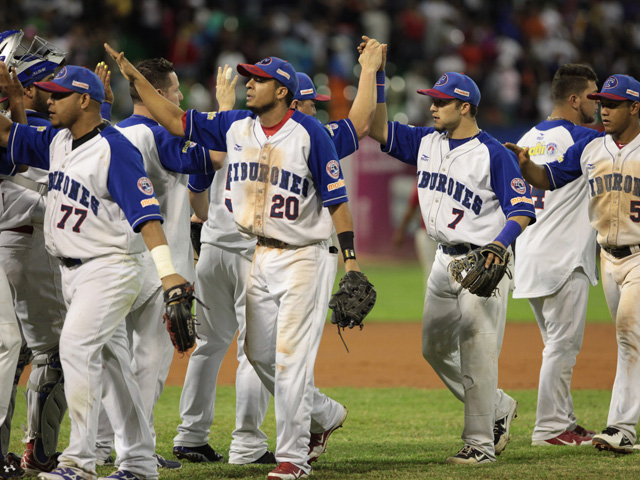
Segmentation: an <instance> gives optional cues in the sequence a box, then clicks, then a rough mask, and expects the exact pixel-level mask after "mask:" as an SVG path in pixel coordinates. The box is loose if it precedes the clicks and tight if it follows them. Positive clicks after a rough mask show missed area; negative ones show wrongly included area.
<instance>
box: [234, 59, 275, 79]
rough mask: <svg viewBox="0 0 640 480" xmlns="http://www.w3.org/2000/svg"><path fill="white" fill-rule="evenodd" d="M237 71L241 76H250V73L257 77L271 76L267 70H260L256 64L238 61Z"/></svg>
mask: <svg viewBox="0 0 640 480" xmlns="http://www.w3.org/2000/svg"><path fill="white" fill-rule="evenodd" d="M237 70H238V73H239V74H240V75H242V76H243V77H250V76H251V75H257V76H258V77H265V78H273V77H272V76H271V75H269V74H268V73H267V72H265V71H264V70H262V69H261V68H260V67H258V66H256V65H252V64H250V63H239V64H238V67H237Z"/></svg>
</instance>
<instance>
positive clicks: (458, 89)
mask: <svg viewBox="0 0 640 480" xmlns="http://www.w3.org/2000/svg"><path fill="white" fill-rule="evenodd" d="M418 93H420V94H422V95H429V96H430V97H434V98H442V99H445V100H453V99H454V98H457V99H458V100H462V101H463V102H468V103H470V104H471V105H475V106H476V107H477V106H478V104H479V103H480V89H478V85H476V82H474V81H473V80H471V78H469V77H467V76H466V75H464V74H462V73H457V72H447V73H445V74H444V75H442V76H441V77H440V79H439V80H438V81H437V82H436V84H435V85H434V86H433V88H429V89H427V90H418Z"/></svg>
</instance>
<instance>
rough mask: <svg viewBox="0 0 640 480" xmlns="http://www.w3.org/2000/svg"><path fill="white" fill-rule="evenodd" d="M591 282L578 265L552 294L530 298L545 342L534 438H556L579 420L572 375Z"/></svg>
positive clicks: (581, 335) (540, 439) (572, 427)
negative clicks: (576, 414)
mask: <svg viewBox="0 0 640 480" xmlns="http://www.w3.org/2000/svg"><path fill="white" fill-rule="evenodd" d="M589 286H590V282H589V278H588V277H587V275H586V274H585V273H584V271H583V270H582V268H578V269H576V270H574V271H573V272H572V273H571V275H569V278H568V279H567V280H566V282H565V283H564V284H563V285H562V287H560V289H558V290H557V291H556V292H555V293H554V294H553V295H549V296H546V297H538V298H530V299H529V303H530V304H531V309H532V310H533V313H534V314H535V316H536V321H537V322H538V326H539V327H540V333H541V334H542V341H543V342H544V350H542V366H541V367H540V380H539V383H538V407H537V410H536V425H535V428H534V429H533V435H532V436H531V439H532V440H533V441H542V440H549V439H552V438H555V437H557V436H558V435H560V434H561V433H562V432H564V431H565V430H573V429H574V428H576V426H577V424H578V421H577V419H576V416H575V414H574V411H573V399H572V397H571V377H572V376H573V367H574V366H575V364H576V356H577V355H578V353H579V352H580V348H581V347H582V339H583V337H584V324H585V320H586V317H587V300H588V299H589Z"/></svg>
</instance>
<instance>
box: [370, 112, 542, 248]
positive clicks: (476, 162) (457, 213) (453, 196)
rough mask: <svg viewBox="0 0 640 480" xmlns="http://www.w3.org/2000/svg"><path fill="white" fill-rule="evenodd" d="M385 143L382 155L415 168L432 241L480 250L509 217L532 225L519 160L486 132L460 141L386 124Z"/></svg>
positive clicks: (422, 129) (431, 131)
mask: <svg viewBox="0 0 640 480" xmlns="http://www.w3.org/2000/svg"><path fill="white" fill-rule="evenodd" d="M387 138H388V140H387V145H385V146H383V147H382V151H384V152H387V153H389V154H390V155H392V156H393V157H395V158H397V159H398V160H401V161H403V162H405V163H408V164H411V165H416V166H417V168H418V177H417V182H418V196H419V198H420V209H421V211H422V216H423V219H424V224H425V227H426V229H427V233H428V234H429V236H430V237H431V238H433V239H434V240H436V241H438V242H440V243H443V244H446V245H455V244H458V243H472V244H476V245H484V244H486V243H490V242H492V241H493V240H495V238H496V236H497V235H498V234H499V233H500V231H501V230H502V228H503V227H504V225H505V223H506V221H507V219H509V218H510V217H513V216H519V215H523V216H526V217H531V218H532V219H533V221H535V211H534V208H533V202H532V200H531V195H530V193H529V188H528V186H527V184H526V183H525V181H524V179H523V178H522V174H521V173H520V167H519V166H518V159H517V158H516V156H515V155H514V154H513V153H512V152H510V151H509V150H507V149H506V148H505V147H503V146H502V145H501V144H500V142H498V141H497V140H496V139H495V138H493V137H492V136H491V135H489V134H488V133H486V132H484V131H481V132H480V133H479V134H478V135H476V136H475V137H473V138H472V139H471V140H468V141H466V142H460V141H459V140H451V139H449V137H448V135H447V134H446V133H439V132H437V131H436V130H435V129H434V128H427V127H413V126H409V125H402V124H400V123H398V122H389V123H388V137H387ZM460 143H461V144H460ZM533 221H532V223H533Z"/></svg>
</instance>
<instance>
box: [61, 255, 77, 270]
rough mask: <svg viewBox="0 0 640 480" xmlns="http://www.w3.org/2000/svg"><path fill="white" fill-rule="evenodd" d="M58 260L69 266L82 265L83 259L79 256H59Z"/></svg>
mask: <svg viewBox="0 0 640 480" xmlns="http://www.w3.org/2000/svg"><path fill="white" fill-rule="evenodd" d="M58 260H60V262H61V263H62V264H63V265H64V266H65V267H67V268H73V267H78V266H80V265H82V260H80V259H79V258H69V257H58Z"/></svg>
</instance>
